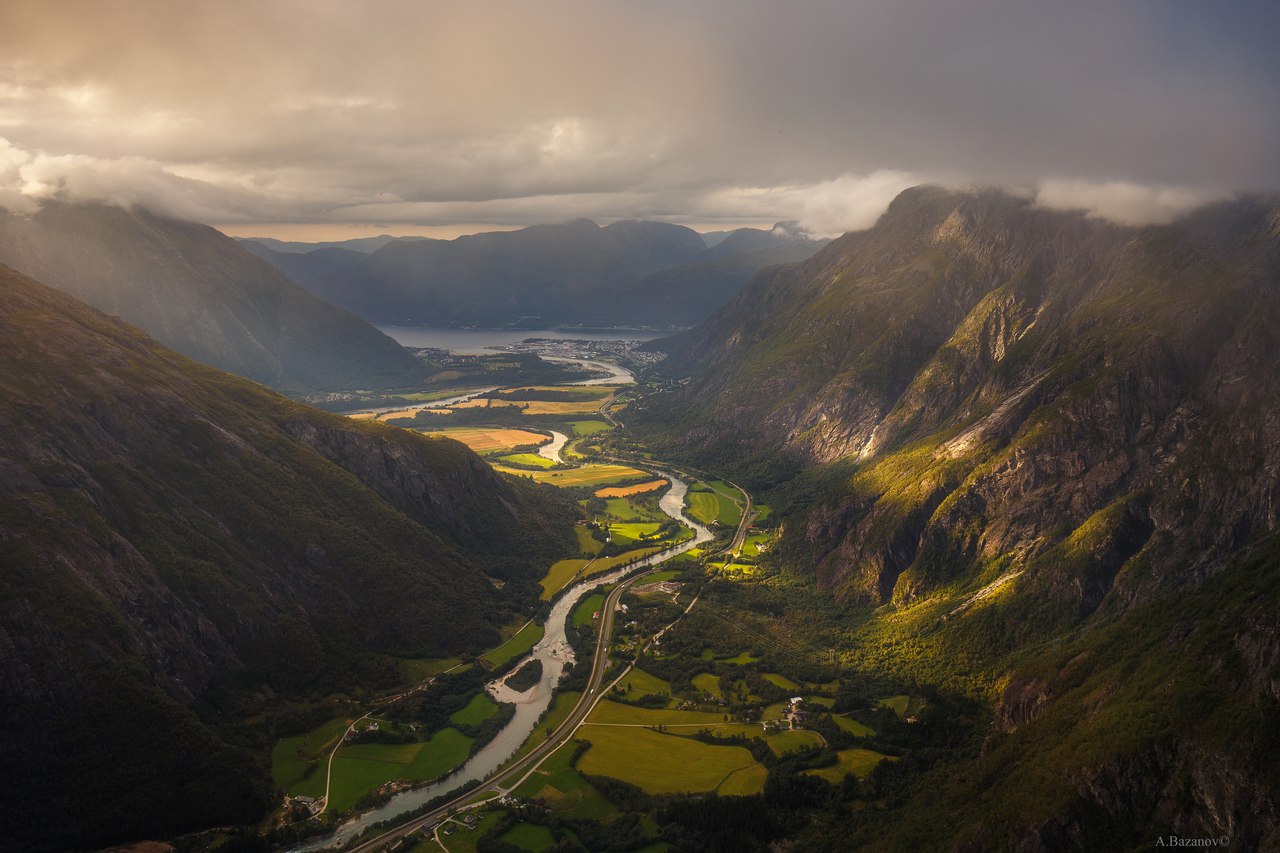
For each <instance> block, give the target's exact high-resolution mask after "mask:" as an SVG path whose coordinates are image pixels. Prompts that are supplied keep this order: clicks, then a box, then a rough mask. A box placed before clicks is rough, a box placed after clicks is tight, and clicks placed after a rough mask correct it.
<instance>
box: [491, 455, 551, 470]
mask: <svg viewBox="0 0 1280 853" xmlns="http://www.w3.org/2000/svg"><path fill="white" fill-rule="evenodd" d="M498 461H499V462H505V463H507V464H508V465H525V466H528V467H530V468H544V469H545V468H554V467H556V462H555V460H554V459H548V458H547V457H545V456H539V455H538V454H536V453H509V454H507V455H506V456H499V457H498Z"/></svg>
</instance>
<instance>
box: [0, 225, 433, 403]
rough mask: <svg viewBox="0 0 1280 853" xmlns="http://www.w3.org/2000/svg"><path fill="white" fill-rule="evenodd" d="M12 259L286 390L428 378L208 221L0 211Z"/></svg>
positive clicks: (187, 351) (187, 350) (173, 342)
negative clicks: (25, 214)
mask: <svg viewBox="0 0 1280 853" xmlns="http://www.w3.org/2000/svg"><path fill="white" fill-rule="evenodd" d="M0 263H5V264H8V265H9V266H11V267H13V268H14V269H17V270H19V271H21V272H23V273H25V274H27V275H31V276H34V277H35V278H37V279H39V280H41V281H43V282H46V283H47V284H49V285H51V286H53V287H57V288H59V289H60V290H64V291H66V292H67V293H70V294H71V295H72V296H75V297H76V298H78V299H82V300H84V301H85V302H88V303H89V304H91V305H93V306H95V307H97V308H99V309H101V310H103V311H106V312H108V313H110V314H116V315H118V316H120V317H122V318H124V319H126V320H128V321H130V322H132V323H135V324H137V325H138V326H141V327H142V328H143V329H145V330H146V331H147V332H148V333H150V334H151V335H154V336H155V337H156V338H157V339H159V340H160V341H161V342H162V343H165V344H167V345H168V346H171V347H173V348H174V349H176V350H178V351H179V352H182V353H183V354H184V355H187V356H190V357H191V358H194V359H196V360H197V361H200V362H203V363H205V364H208V365H211V366H213V367H217V368H220V369H222V370H228V371H231V372H232V373H236V374H238V375H240V376H245V377H248V378H250V379H254V380H256V381H258V382H262V383H264V384H267V385H270V386H272V387H273V388H276V389H278V390H281V391H284V392H286V393H294V394H297V393H304V392H308V391H318V390H341V389H354V388H392V387H404V386H406V385H409V384H412V383H413V382H415V381H416V380H417V379H419V378H421V376H422V375H423V369H422V368H421V367H420V366H419V364H418V362H417V361H416V360H415V359H414V358H413V356H412V354H411V353H409V352H407V351H406V350H405V349H404V348H403V347H400V346H399V345H397V344H396V343H395V341H393V340H391V339H390V338H388V337H387V336H386V335H383V334H382V333H381V332H379V331H378V330H376V329H374V328H373V327H371V326H370V325H369V324H368V323H365V322H364V321H362V320H360V319H359V318H357V317H354V316H352V315H351V314H349V313H347V312H346V311H344V310H342V309H340V308H337V307H335V306H333V305H329V304H327V303H325V302H322V301H321V300H318V299H316V298H315V297H314V296H312V295H311V294H309V293H307V292H306V291H305V290H303V289H302V288H300V287H298V286H297V285H295V284H293V283H292V282H290V281H289V280H288V279H287V278H285V277H284V276H282V275H281V274H280V273H279V272H278V271H277V270H276V269H274V268H273V267H272V266H270V265H269V264H267V263H265V262H263V261H262V260H260V259H258V258H255V257H253V256H252V255H251V254H249V252H248V251H246V250H245V249H244V248H242V247H241V246H240V244H239V243H237V242H236V241H235V240H232V239H231V238H229V237H226V236H225V235H223V234H221V233H219V232H217V231H215V230H214V229H212V228H209V227H207V226H204V225H198V224H196V223H192V222H182V221H178V220H174V219H169V218H166V217H162V216H157V215H155V214H152V213H149V212H147V211H145V210H142V209H133V210H125V209H123V208H119V207H113V206H106V205H68V204H59V203H48V204H46V205H44V207H43V208H42V209H41V210H40V211H39V212H37V213H36V214H34V215H32V216H30V217H23V216H18V215H15V214H8V213H4V212H3V211H0Z"/></svg>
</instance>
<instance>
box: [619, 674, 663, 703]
mask: <svg viewBox="0 0 1280 853" xmlns="http://www.w3.org/2000/svg"><path fill="white" fill-rule="evenodd" d="M618 686H619V687H624V688H626V693H625V696H626V698H627V699H629V700H631V701H633V702H634V701H635V700H637V699H639V698H640V697H641V696H647V695H654V696H670V695H671V682H670V681H664V680H663V679H661V678H658V677H657V676H656V675H650V674H649V673H647V672H645V671H644V670H643V669H633V670H631V671H630V672H628V673H627V675H626V677H625V678H623V679H622V682H621V683H620V684H619V685H618Z"/></svg>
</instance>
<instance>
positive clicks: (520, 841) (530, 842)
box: [499, 823, 556, 853]
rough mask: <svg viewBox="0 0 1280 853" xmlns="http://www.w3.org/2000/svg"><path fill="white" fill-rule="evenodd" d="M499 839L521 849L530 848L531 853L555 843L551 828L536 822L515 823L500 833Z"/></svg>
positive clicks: (538, 851)
mask: <svg viewBox="0 0 1280 853" xmlns="http://www.w3.org/2000/svg"><path fill="white" fill-rule="evenodd" d="M499 840H500V841H505V842H507V843H508V844H512V845H515V846H516V847H519V848H520V849H521V850H530V851H532V853H541V851H543V850H547V849H549V848H551V847H554V846H555V845H556V839H555V836H554V835H552V834H551V830H550V829H548V828H547V827H545V826H542V825H541V824H536V823H517V824H516V825H515V826H513V827H511V828H510V829H509V830H507V831H506V832H504V833H502V835H501V836H500V837H499Z"/></svg>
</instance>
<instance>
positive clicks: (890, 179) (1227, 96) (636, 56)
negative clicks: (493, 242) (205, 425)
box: [0, 0, 1280, 233]
mask: <svg viewBox="0 0 1280 853" xmlns="http://www.w3.org/2000/svg"><path fill="white" fill-rule="evenodd" d="M1277 30H1280V6H1277V5H1276V4H1275V3H1274V2H1269V3H1262V2H1252V0H1241V2H1239V3H1233V4H1229V5H1228V6H1221V5H1219V6H1216V7H1213V8H1209V7H1207V6H1204V5H1203V4H1195V3H1191V2H1187V0H1132V2H1126V3H1121V4H1068V3H1058V4H1036V5H1034V6H1028V4H1026V3H1024V2H1022V0H963V2H955V0H919V2H913V3H896V2H890V0H859V2H850V0H807V2H805V3H803V4H801V5H799V6H796V5H795V4H792V5H783V4H776V3H769V2H764V0H700V2H699V3H696V4H695V3H683V2H678V0H652V2H646V3H625V2H611V0H603V1H602V0H545V2H539V3H537V4H511V3H503V2H497V1H496V0H473V2H468V3H465V4H459V3H449V2H443V0H439V2H437V0H367V2H363V3H359V4H354V3H350V2H347V1H346V0H309V2H305V3H304V2H301V0H264V2H262V3H259V4H255V6H254V14H253V15H246V14H245V13H244V9H243V7H242V6H241V5H239V4H234V3H216V2H211V0H193V2H191V3H182V4H176V3H170V2H164V0H118V2H113V3H112V4H111V7H110V9H109V10H107V9H105V7H104V6H103V5H102V4H101V3H98V2H91V0H65V2H61V3H58V4H49V3H41V2H36V0H8V2H6V3H4V4H0V136H4V137H6V138H8V139H9V140H10V141H11V142H12V146H11V147H15V148H17V149H18V150H20V151H21V152H27V153H28V156H30V157H31V158H33V163H31V164H28V165H29V166H30V167H31V169H32V172H31V174H32V175H33V177H34V179H35V180H36V183H37V184H38V185H39V186H40V187H43V188H44V189H43V190H41V191H42V192H60V193H66V194H70V195H76V194H83V195H86V196H96V197H101V198H104V199H111V200H117V201H118V202H119V203H130V202H132V201H144V200H145V201H148V202H149V203H156V204H164V205H166V206H167V208H166V209H168V210H170V211H171V212H175V213H177V212H184V213H186V214H187V215H196V214H197V213H199V214H200V215H202V216H203V218H206V219H213V221H215V222H224V223H230V222H245V221H255V222H264V221H280V222H335V221H342V217H361V219H359V220H354V219H353V220H349V221H375V222H376V221H381V222H395V221H403V218H404V217H412V218H413V220H414V221H428V220H429V221H430V222H431V223H439V222H441V221H443V220H453V221H467V222H477V223H483V222H493V223H500V224H504V225H519V224H532V223H533V222H537V221H557V220H563V219H565V218H569V217H570V216H580V215H586V216H591V217H593V218H597V219H602V220H610V219H618V218H646V217H653V218H665V219H670V220H672V221H680V220H681V219H682V218H683V219H685V220H687V221H694V220H696V221H700V222H708V223H713V222H715V221H726V222H727V221H730V220H734V221H743V220H742V217H744V216H748V215H749V216H750V217H751V218H752V220H753V221H756V222H757V223H759V224H763V225H767V224H769V223H771V222H772V221H775V220H779V219H799V220H802V221H804V222H805V223H806V225H807V226H808V227H810V228H813V229H815V230H818V231H820V232H823V233H833V232H834V231H837V230H840V229H843V228H846V227H860V226H862V225H863V224H865V223H866V222H867V220H868V219H869V218H873V213H872V211H874V210H875V209H876V208H877V207H878V206H880V204H881V202H882V200H883V197H884V195H885V194H887V193H889V192H890V188H893V187H896V185H898V184H902V183H904V182H918V181H920V180H925V179H930V178H933V179H936V178H937V177H938V176H946V177H949V178H951V179H952V180H954V181H957V182H963V183H966V184H980V183H994V184H1002V185H1016V186H1035V185H1037V184H1040V183H1041V182H1042V181H1043V182H1044V185H1045V186H1044V192H1043V193H1042V195H1043V199H1042V203H1044V204H1059V203H1061V204H1068V205H1075V206H1080V207H1082V208H1083V209H1088V210H1095V209H1096V211H1097V212H1103V211H1109V215H1112V216H1120V217H1129V218H1130V219H1136V218H1140V217H1143V216H1153V215H1157V214H1156V213H1153V212H1152V211H1158V210H1165V209H1174V208H1177V207H1178V204H1179V199H1180V198H1181V197H1180V196H1179V195H1178V193H1179V192H1181V191H1179V190H1176V189H1169V188H1178V187H1191V188H1203V189H1195V190H1186V192H1190V193H1193V194H1200V193H1204V194H1207V195H1213V194H1216V193H1228V192H1230V191H1232V190H1237V189H1271V188H1277V187H1280V99H1277V98H1275V92H1276V91H1277V89H1280V66H1277V64H1276V63H1275V61H1274V46H1273V45H1272V43H1271V42H1272V38H1271V35H1272V34H1273V33H1274V32H1276V31H1277ZM5 156H7V155H5ZM35 161H38V162H35ZM5 168H7V169H8V170H9V172H12V169H13V168H14V167H13V166H12V164H10V165H8V166H6V167H5ZM0 174H5V173H0ZM1046 179H1048V180H1046ZM1074 184H1079V185H1080V186H1081V187H1086V188H1088V187H1109V189H1107V190H1106V191H1105V192H1104V191H1102V190H1091V191H1085V190H1081V189H1078V188H1073V187H1072V186H1071V185H1074ZM1113 184H1115V185H1118V186H1130V187H1136V188H1139V189H1137V190H1132V191H1121V190H1119V189H1116V187H1114V186H1112V185H1113ZM4 185H5V186H6V187H8V189H6V190H3V192H5V193H6V195H5V198H8V199H9V201H10V203H16V202H15V201H14V192H15V190H14V189H13V177H12V175H11V174H9V175H8V177H6V178H5V179H4ZM1141 188H1149V189H1147V190H1143V189H1141ZM1162 188H1163V189H1162ZM1086 196H1087V197H1086ZM20 198H26V197H25V196H20ZM1126 199H1127V200H1126Z"/></svg>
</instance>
